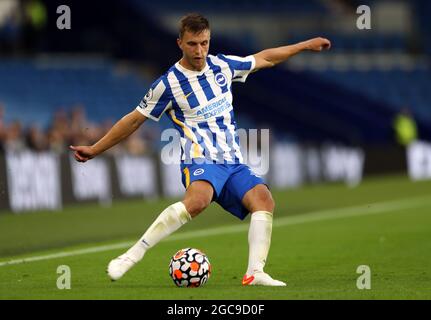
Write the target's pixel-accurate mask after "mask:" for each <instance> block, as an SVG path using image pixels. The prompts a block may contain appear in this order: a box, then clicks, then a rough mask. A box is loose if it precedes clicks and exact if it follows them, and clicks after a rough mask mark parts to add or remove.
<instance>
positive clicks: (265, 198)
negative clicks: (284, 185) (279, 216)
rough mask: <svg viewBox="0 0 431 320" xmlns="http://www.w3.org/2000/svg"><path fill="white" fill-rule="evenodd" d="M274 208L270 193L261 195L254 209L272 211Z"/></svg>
mask: <svg viewBox="0 0 431 320" xmlns="http://www.w3.org/2000/svg"><path fill="white" fill-rule="evenodd" d="M274 208H275V202H274V199H273V198H272V196H271V194H265V195H261V196H260V197H259V199H258V201H256V203H255V208H254V211H268V212H271V213H273V212H274Z"/></svg>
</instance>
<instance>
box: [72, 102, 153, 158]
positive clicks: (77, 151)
mask: <svg viewBox="0 0 431 320" xmlns="http://www.w3.org/2000/svg"><path fill="white" fill-rule="evenodd" d="M146 119H147V117H146V116H144V115H143V114H142V113H141V112H139V111H138V110H134V111H132V112H130V113H129V114H127V115H125V116H124V117H123V118H121V119H120V120H119V121H118V122H117V123H116V124H115V125H114V126H113V127H112V128H111V129H110V130H109V131H108V133H106V134H105V135H104V136H103V137H102V138H101V139H100V140H99V141H97V142H96V143H95V144H93V145H92V146H70V149H71V150H73V151H74V156H75V159H76V160H77V161H79V162H86V161H87V160H90V159H93V158H94V157H96V156H97V155H99V154H101V153H103V152H104V151H106V150H108V149H109V148H111V147H113V146H114V145H116V144H117V143H119V142H121V141H122V140H124V139H126V138H127V137H128V136H130V135H131V134H132V133H133V132H135V131H136V129H138V128H139V127H140V126H141V125H142V124H143V123H144V122H145V120H146Z"/></svg>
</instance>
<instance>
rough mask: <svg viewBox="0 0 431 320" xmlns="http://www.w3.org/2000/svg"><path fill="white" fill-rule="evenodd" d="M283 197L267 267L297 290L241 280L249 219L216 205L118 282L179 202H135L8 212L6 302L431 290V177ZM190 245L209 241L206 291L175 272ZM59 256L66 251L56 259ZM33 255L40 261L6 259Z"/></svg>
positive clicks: (399, 294)
mask: <svg viewBox="0 0 431 320" xmlns="http://www.w3.org/2000/svg"><path fill="white" fill-rule="evenodd" d="M273 194H274V198H275V200H276V211H275V215H274V228H273V237H272V246H271V250H270V253H269V257H268V262H267V265H266V270H267V272H268V273H270V274H271V275H272V276H273V277H274V278H276V279H280V280H283V281H286V282H287V284H288V285H287V287H281V288H268V287H242V286H241V279H242V276H243V274H244V271H245V269H246V266H247V257H248V244H247V230H248V221H249V220H248V219H247V220H246V221H244V222H241V221H237V220H236V219H235V218H233V217H232V216H230V215H229V214H228V213H225V212H224V211H223V210H222V209H221V208H220V207H219V206H218V205H216V204H212V205H211V206H210V208H208V209H207V210H206V211H205V212H203V213H202V214H201V215H200V216H199V217H197V218H196V220H194V221H192V222H191V223H189V224H188V225H186V226H184V228H183V229H181V230H179V231H178V232H177V233H175V234H174V235H173V236H171V237H170V238H169V239H167V240H166V241H163V242H161V243H160V244H159V245H157V246H156V247H155V248H154V249H152V250H151V251H149V252H148V253H147V255H146V256H145V258H144V259H143V261H142V262H141V263H139V264H138V265H137V266H135V267H134V268H133V269H132V270H131V271H130V272H129V273H128V274H126V276H125V277H124V278H122V279H121V280H119V281H117V282H111V281H110V280H109V279H108V277H107V275H106V273H105V269H106V266H107V264H108V262H109V261H110V260H111V259H112V258H114V257H116V256H117V255H119V254H120V253H122V252H123V251H124V250H125V248H126V247H125V245H124V244H123V243H124V242H126V245H127V243H128V242H130V243H132V242H134V241H136V240H137V239H138V238H139V237H140V235H141V234H142V233H143V232H144V231H145V229H146V228H147V227H148V226H149V224H150V223H151V222H152V221H153V220H154V219H155V217H156V216H157V215H158V213H159V212H160V211H161V210H163V209H164V208H165V207H166V206H167V205H169V204H170V203H172V202H173V201H172V200H163V201H141V200H133V201H124V202H116V203H115V204H114V205H113V206H112V207H110V208H101V207H99V206H98V205H77V206H73V207H68V208H65V209H64V210H63V212H56V213H54V212H38V213H27V214H20V215H11V214H0V284H1V285H0V299H185V300H190V299H248V300H255V299H259V300H260V299H276V300H280V299H283V300H285V299H431V268H430V267H431V182H430V181H428V182H415V183H413V182H410V181H409V180H408V179H407V178H405V177H401V176H395V177H378V178H372V179H366V180H365V181H364V182H363V183H362V184H361V185H360V186H358V187H356V188H349V187H346V186H344V185H341V184H333V185H319V186H308V187H304V188H301V189H297V190H286V191H274V193H273ZM174 201H175V200H174ZM202 230H204V232H202ZM117 244H119V246H118V247H117V248H116V249H115V247H110V246H111V245H113V246H114V245H117ZM103 246H108V247H103ZM184 247H197V248H200V249H202V250H203V251H205V252H206V253H207V255H208V257H209V259H210V261H211V263H212V268H213V273H212V275H211V277H210V279H209V281H208V283H207V284H206V285H205V286H204V287H202V288H190V289H189V288H177V287H175V286H174V284H173V282H172V280H171V279H170V278H169V276H168V265H169V260H170V257H171V256H172V255H173V254H174V253H175V252H176V251H177V250H179V249H181V248H184ZM84 249H90V250H94V252H92V253H83V252H82V250H84ZM103 249H105V250H103ZM71 252H72V253H73V252H75V254H70V253H71ZM59 253H66V255H65V256H63V257H61V256H58V255H57V254H59ZM76 253H79V254H76ZM51 254H54V255H57V256H51V257H46V256H47V255H51ZM34 257H36V258H37V257H42V259H41V260H36V261H27V262H24V263H16V264H5V262H10V261H12V260H19V259H23V258H34ZM60 265H67V266H69V267H70V269H71V289H70V290H59V289H58V288H57V285H56V283H57V278H58V277H59V276H60V275H59V274H57V267H58V266H60ZM360 265H367V266H369V267H370V270H371V289H370V290H359V289H358V288H357V286H356V282H357V279H358V277H359V276H360V274H358V273H356V270H357V267H358V266H360Z"/></svg>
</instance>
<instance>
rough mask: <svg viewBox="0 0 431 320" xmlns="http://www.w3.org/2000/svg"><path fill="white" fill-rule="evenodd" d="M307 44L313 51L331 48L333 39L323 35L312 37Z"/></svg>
mask: <svg viewBox="0 0 431 320" xmlns="http://www.w3.org/2000/svg"><path fill="white" fill-rule="evenodd" d="M306 44H307V49H309V50H313V51H322V50H329V49H330V48H331V41H329V40H328V39H326V38H321V37H319V38H314V39H310V40H308V41H307V42H306Z"/></svg>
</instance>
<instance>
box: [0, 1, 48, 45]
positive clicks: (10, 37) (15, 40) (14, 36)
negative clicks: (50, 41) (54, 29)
mask: <svg viewBox="0 0 431 320" xmlns="http://www.w3.org/2000/svg"><path fill="white" fill-rule="evenodd" d="M47 23H48V12H47V8H46V5H45V4H44V2H43V1H42V0H0V53H8V52H31V51H32V50H35V49H39V48H40V47H41V46H43V34H44V32H45V30H46V26H47Z"/></svg>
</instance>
